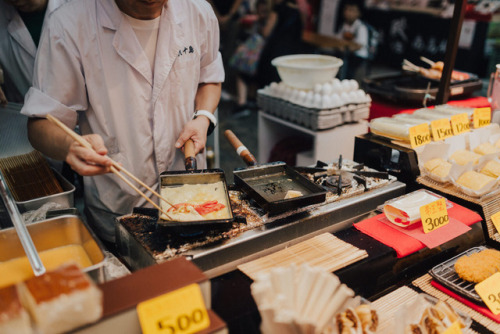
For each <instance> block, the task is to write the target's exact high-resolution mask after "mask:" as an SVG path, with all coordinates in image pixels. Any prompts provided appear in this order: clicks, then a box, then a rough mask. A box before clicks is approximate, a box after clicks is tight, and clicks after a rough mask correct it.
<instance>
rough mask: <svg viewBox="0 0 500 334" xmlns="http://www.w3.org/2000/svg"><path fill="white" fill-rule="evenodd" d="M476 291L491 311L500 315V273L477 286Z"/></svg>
mask: <svg viewBox="0 0 500 334" xmlns="http://www.w3.org/2000/svg"><path fill="white" fill-rule="evenodd" d="M475 289H476V292H477V293H478V295H479V296H480V297H481V299H482V300H483V302H484V303H485V304H486V306H488V308H489V309H490V311H491V312H492V313H493V314H494V315H498V314H500V272H497V273H495V274H493V275H492V276H490V277H488V278H487V279H485V280H484V281H482V282H481V283H478V284H476V286H475Z"/></svg>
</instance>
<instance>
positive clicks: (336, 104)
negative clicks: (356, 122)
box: [330, 94, 342, 108]
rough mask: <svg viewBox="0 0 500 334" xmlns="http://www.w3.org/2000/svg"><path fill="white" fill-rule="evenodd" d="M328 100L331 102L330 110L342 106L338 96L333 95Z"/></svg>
mask: <svg viewBox="0 0 500 334" xmlns="http://www.w3.org/2000/svg"><path fill="white" fill-rule="evenodd" d="M330 99H331V100H332V108H337V107H340V106H341V105H342V101H341V100H340V96H339V94H333V95H332V96H331V97H330Z"/></svg>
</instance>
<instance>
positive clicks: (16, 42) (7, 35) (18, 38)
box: [0, 0, 64, 105]
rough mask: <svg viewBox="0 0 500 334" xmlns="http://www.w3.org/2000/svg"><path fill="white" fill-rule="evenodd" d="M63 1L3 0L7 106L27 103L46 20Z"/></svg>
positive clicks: (0, 45) (0, 41)
mask: <svg viewBox="0 0 500 334" xmlns="http://www.w3.org/2000/svg"><path fill="white" fill-rule="evenodd" d="M63 2H64V0H50V1H49V0H0V50H1V52H0V67H1V68H2V69H3V72H4V77H5V78H4V88H5V92H4V93H5V95H4V99H3V104H4V105H5V104H7V100H9V101H11V102H17V103H22V102H23V100H24V95H25V94H26V92H27V91H28V89H29V87H30V86H31V80H32V78H33V67H34V64H35V55H36V50H37V47H38V42H39V40H40V36H41V34H42V28H43V24H44V21H45V20H46V19H47V17H48V16H49V14H50V13H51V12H52V11H54V10H55V9H56V8H57V7H59V6H60V5H61V4H62V3H63ZM0 90H1V88H0ZM1 95H2V92H0V96H1ZM0 100H1V99H0Z"/></svg>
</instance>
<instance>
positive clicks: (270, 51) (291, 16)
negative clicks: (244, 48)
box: [257, 0, 303, 87]
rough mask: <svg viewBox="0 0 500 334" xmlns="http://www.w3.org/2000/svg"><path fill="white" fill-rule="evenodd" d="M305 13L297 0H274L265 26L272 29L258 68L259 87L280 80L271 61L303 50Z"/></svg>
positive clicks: (267, 29)
mask: <svg viewBox="0 0 500 334" xmlns="http://www.w3.org/2000/svg"><path fill="white" fill-rule="evenodd" d="M302 19H303V15H302V14H301V12H300V10H299V7H298V6H297V3H296V1H295V0H274V6H273V8H272V11H271V13H270V15H269V19H268V23H267V25H266V27H265V28H264V30H265V31H270V34H269V37H268V39H267V40H266V44H265V46H264V49H263V50H262V54H261V56H260V60H259V66H258V69H257V81H258V84H259V87H263V86H265V85H268V84H270V83H271V82H279V81H280V78H279V75H278V72H277V71H276V68H275V67H274V66H273V65H272V64H271V61H272V60H273V59H274V58H276V57H279V56H284V55H289V54H297V53H300V52H302V30H303V21H302Z"/></svg>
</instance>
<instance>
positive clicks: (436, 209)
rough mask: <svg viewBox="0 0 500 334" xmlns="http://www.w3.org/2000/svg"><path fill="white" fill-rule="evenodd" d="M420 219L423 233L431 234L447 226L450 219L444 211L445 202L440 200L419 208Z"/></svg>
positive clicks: (446, 211)
mask: <svg viewBox="0 0 500 334" xmlns="http://www.w3.org/2000/svg"><path fill="white" fill-rule="evenodd" d="M420 217H421V218H422V227H423V229H424V232H425V233H429V232H432V231H434V230H435V229H437V228H440V227H443V226H444V225H446V224H448V223H449V222H450V219H449V217H448V210H447V209H446V200H445V199H444V198H440V199H438V200H437V201H434V202H432V203H429V204H427V205H423V206H421V207H420Z"/></svg>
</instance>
